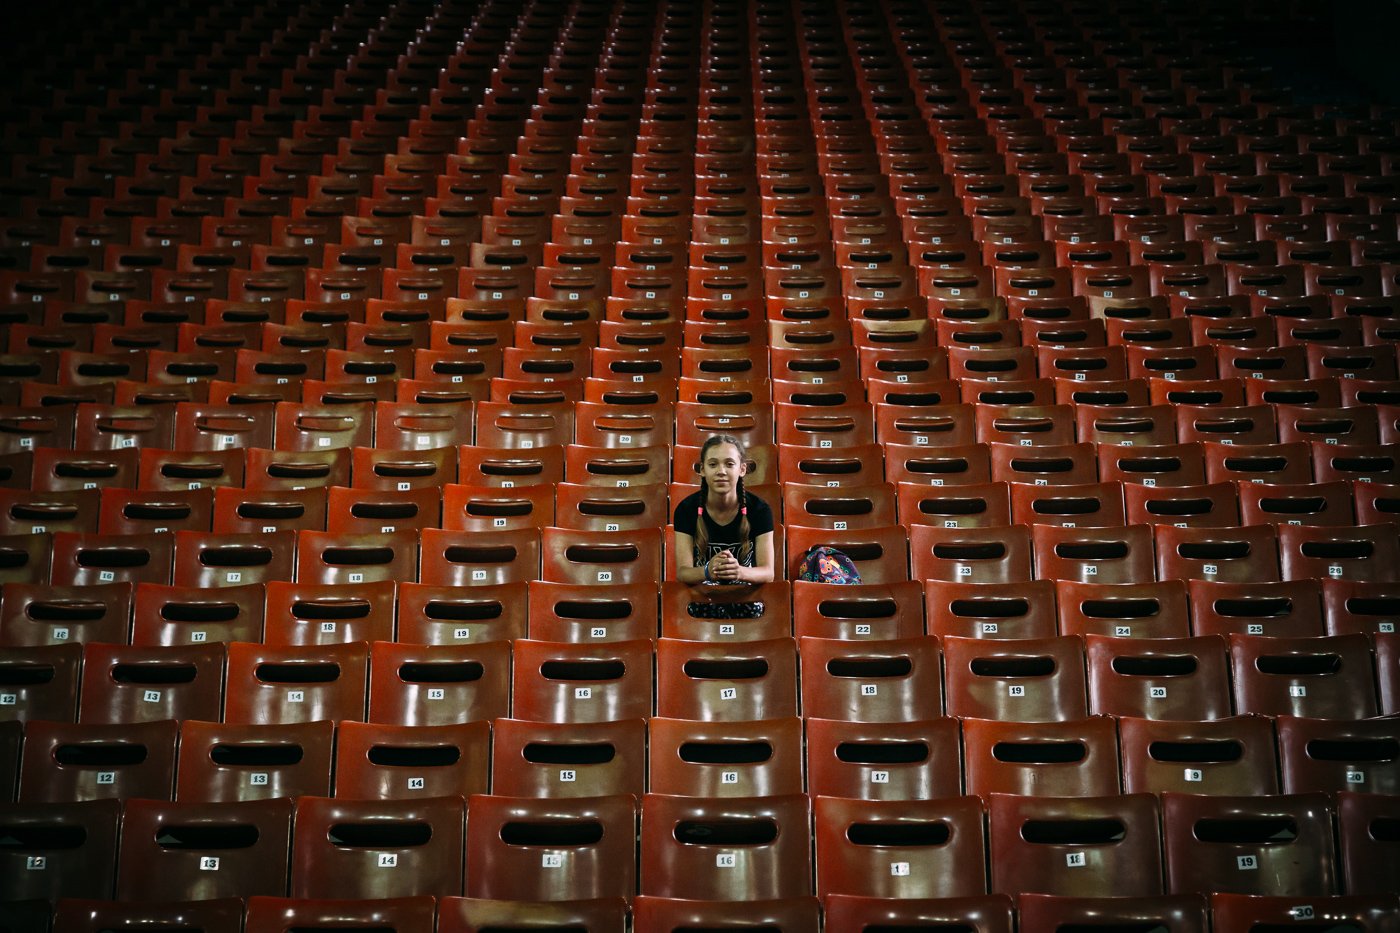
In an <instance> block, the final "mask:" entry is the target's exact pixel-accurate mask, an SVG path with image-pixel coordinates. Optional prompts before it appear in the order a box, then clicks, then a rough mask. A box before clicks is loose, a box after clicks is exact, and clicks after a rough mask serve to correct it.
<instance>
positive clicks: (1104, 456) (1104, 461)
mask: <svg viewBox="0 0 1400 933" xmlns="http://www.w3.org/2000/svg"><path fill="white" fill-rule="evenodd" d="M1098 458H1099V479H1100V480H1102V481H1104V482H1110V481H1118V482H1122V483H1123V484H1124V488H1123V491H1124V495H1125V497H1127V496H1129V495H1131V493H1130V491H1129V487H1130V486H1133V485H1144V486H1154V487H1155V486H1199V485H1201V484H1203V483H1204V482H1205V481H1206V464H1205V455H1204V451H1203V450H1202V447H1201V445H1200V444H1168V445H1162V446H1156V447H1147V448H1137V447H1123V446H1116V445H1110V444H1102V443H1101V444H1099V446H1098Z"/></svg>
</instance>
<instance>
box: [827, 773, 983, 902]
mask: <svg viewBox="0 0 1400 933" xmlns="http://www.w3.org/2000/svg"><path fill="white" fill-rule="evenodd" d="M982 812H983V811H982V802H981V801H980V800H978V799H977V798H975V797H950V798H942V799H937V800H922V801H917V802H916V801H877V800H851V799H840V798H834V797H818V798H816V800H815V801H814V805H813V813H814V824H815V833H814V836H815V842H816V878H817V894H818V896H820V897H823V898H826V897H828V896H830V895H833V894H835V895H852V896H862V897H881V898H890V899H896V898H897V899H906V898H914V899H921V898H954V897H972V896H976V895H980V894H985V893H986V890H987V878H986V873H985V870H984V867H983V858H982V855H983V853H984V852H985V848H986V846H985V836H984V830H983V828H982V819H983V816H982Z"/></svg>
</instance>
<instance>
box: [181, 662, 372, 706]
mask: <svg viewBox="0 0 1400 933" xmlns="http://www.w3.org/2000/svg"><path fill="white" fill-rule="evenodd" d="M368 675H369V646H368V645H366V644H364V643H363V642H352V643H348V644H338V645H314V646H308V647H284V648H272V647H265V646H263V645H256V644H247V643H244V642H234V643H233V644H231V645H229V646H228V683H229V685H230V686H229V689H228V690H227V693H226V696H225V698H224V707H223V717H222V718H223V721H225V722H230V723H289V722H315V721H317V720H321V719H335V720H341V719H352V720H356V721H363V720H364V718H365V691H366V683H367V682H368ZM182 718H190V719H207V720H211V721H212V720H218V719H219V718H220V717H219V716H218V715H217V711H216V714H215V715H213V716H208V715H206V716H188V717H182Z"/></svg>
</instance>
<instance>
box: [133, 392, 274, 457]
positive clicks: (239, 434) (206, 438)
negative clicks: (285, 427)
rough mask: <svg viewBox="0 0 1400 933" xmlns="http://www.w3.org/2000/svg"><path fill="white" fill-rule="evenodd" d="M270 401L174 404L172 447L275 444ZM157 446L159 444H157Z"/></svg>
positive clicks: (191, 448) (205, 448) (201, 448)
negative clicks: (261, 403) (264, 402)
mask: <svg viewBox="0 0 1400 933" xmlns="http://www.w3.org/2000/svg"><path fill="white" fill-rule="evenodd" d="M273 415H274V411H273V407H272V406H271V405H266V404H264V405H205V404H200V403H198V402H178V403H177V404H176V405H175V423H174V434H173V442H172V444H171V445H170V447H171V449H173V450H183V451H195V450H199V451H219V450H230V449H242V448H248V447H271V446H272V445H273V430H274V421H273ZM157 449H158V448H157Z"/></svg>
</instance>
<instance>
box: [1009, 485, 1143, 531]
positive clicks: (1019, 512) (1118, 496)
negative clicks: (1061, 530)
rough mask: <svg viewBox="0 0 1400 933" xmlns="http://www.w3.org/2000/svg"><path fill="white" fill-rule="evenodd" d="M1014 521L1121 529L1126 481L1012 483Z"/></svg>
mask: <svg viewBox="0 0 1400 933" xmlns="http://www.w3.org/2000/svg"><path fill="white" fill-rule="evenodd" d="M1011 520H1012V521H1013V522H1015V523H1016V524H1018V525H1059V526H1063V527H1067V528H1100V527H1101V528H1120V527H1122V526H1123V524H1124V514H1123V484H1122V483H1089V484H1086V485H1083V486H1033V485H1028V484H1025V483H1014V484H1012V486H1011Z"/></svg>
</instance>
